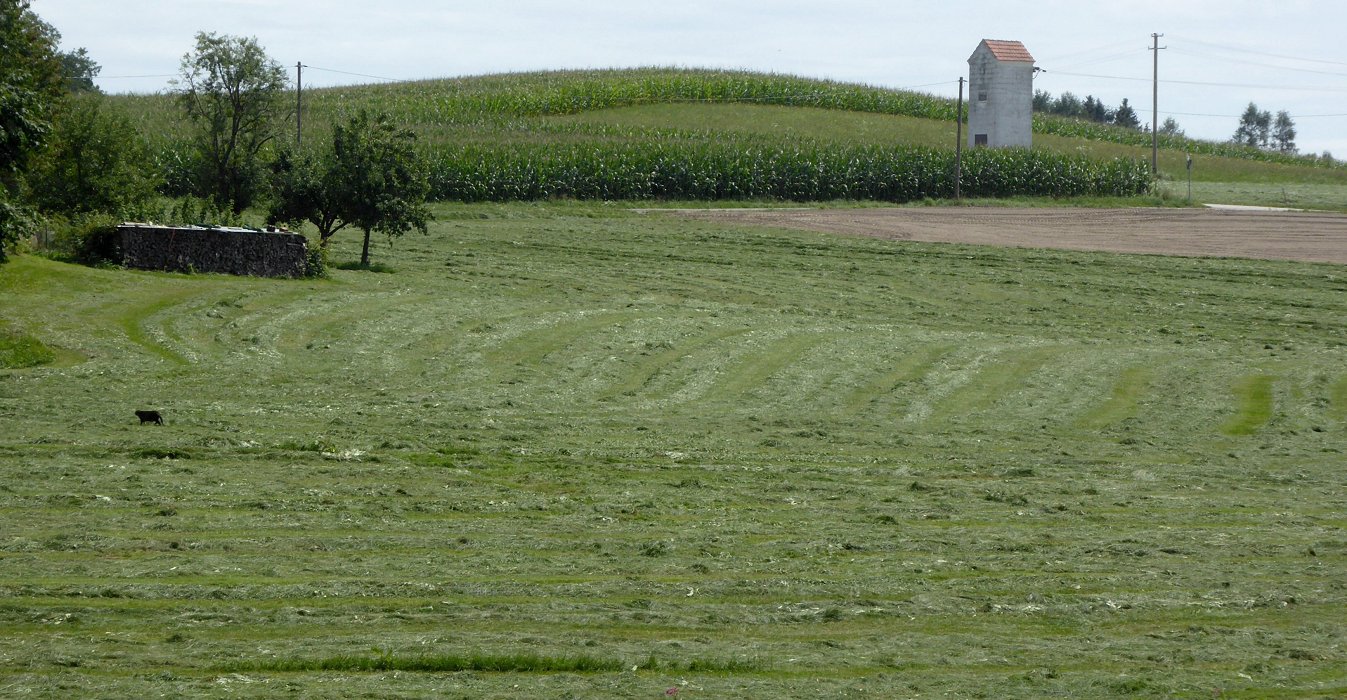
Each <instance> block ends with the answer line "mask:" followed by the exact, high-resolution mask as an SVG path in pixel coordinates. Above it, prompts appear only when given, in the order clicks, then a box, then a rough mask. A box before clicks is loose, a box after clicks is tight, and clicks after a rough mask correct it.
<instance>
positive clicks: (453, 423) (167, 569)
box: [0, 107, 1347, 698]
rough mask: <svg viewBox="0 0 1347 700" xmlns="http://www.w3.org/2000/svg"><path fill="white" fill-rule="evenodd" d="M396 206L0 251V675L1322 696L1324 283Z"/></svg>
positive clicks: (1202, 265)
mask: <svg viewBox="0 0 1347 700" xmlns="http://www.w3.org/2000/svg"><path fill="white" fill-rule="evenodd" d="M658 109H661V110H664V109H672V108H669V107H659V108H658ZM730 109H737V108H730ZM438 214H439V221H438V222H437V223H436V224H434V226H433V227H432V230H431V234H430V235H429V236H428V237H420V236H412V237H408V238H404V239H401V240H400V241H399V242H397V244H396V245H395V246H393V247H390V248H383V247H381V248H380V250H379V251H378V253H377V257H378V259H379V260H380V261H381V262H384V263H386V264H388V265H389V266H390V267H391V268H392V269H393V270H394V272H392V273H390V274H375V273H369V272H351V271H341V270H339V271H336V272H335V273H334V276H333V277H332V278H331V279H328V280H310V281H276V280H261V279H238V278H230V277H223V276H213V275H172V274H158V273H148V272H132V271H120V270H114V269H94V268H87V267H81V266H74V265H67V264H62V263H58V262H54V261H50V260H46V259H43V258H38V257H33V256H23V257H19V258H17V259H16V260H15V261H13V262H11V263H10V264H8V265H6V266H4V267H0V297H3V298H4V299H5V300H6V303H5V304H4V305H3V306H2V307H0V319H3V321H4V322H5V325H6V326H7V329H8V330H7V332H8V333H10V334H11V335H12V336H14V337H19V336H24V337H31V338H33V339H35V340H36V341H39V342H40V343H41V344H42V345H43V346H44V347H47V348H50V349H51V352H52V354H53V355H54V356H55V357H56V359H55V360H54V361H53V362H50V363H49V364H46V365H41V366H38V367H31V368H25V369H0V424H3V425H4V430H3V431H0V518H3V522H5V523H6V525H5V533H4V538H3V539H0V562H3V567H0V625H3V627H4V629H5V634H4V635H0V657H3V658H4V659H5V663H4V664H3V665H0V687H3V688H5V692H6V694H12V695H32V696H34V697H55V696H62V697H69V696H71V695H84V696H91V695H105V696H136V697H147V696H151V695H160V694H167V695H173V696H193V697H224V696H229V697H239V696H244V697H262V696H267V697H271V696H275V695H277V694H297V695H321V694H327V693H331V692H338V693H339V694H341V695H343V696H346V697H399V696H400V697H425V696H430V695H436V696H450V697H460V696H461V697H500V698H505V697H528V696H540V695H547V696H562V697H580V696H583V697H665V696H666V693H672V694H676V695H678V696H679V697H773V698H789V697H820V696H834V697H835V696H842V695H848V694H857V695H860V694H867V693H873V694H877V695H881V696H895V695H897V696H906V695H936V694H948V695H954V696H964V697H967V696H976V695H985V696H989V697H1045V696H1062V697H1134V696H1137V695H1155V696H1182V697H1210V696H1213V695H1230V696H1244V697H1274V696H1336V695H1342V694H1344V693H1347V672H1344V669H1347V652H1344V650H1343V648H1342V645H1341V639H1342V638H1343V635H1344V633H1347V620H1345V619H1344V617H1343V615H1342V610H1343V609H1344V608H1343V606H1344V604H1347V589H1344V587H1343V584H1342V582H1343V581H1344V580H1347V537H1344V527H1347V522H1344V518H1343V513H1344V508H1345V507H1347V501H1345V500H1344V488H1343V486H1344V485H1343V477H1342V470H1341V465H1342V457H1343V451H1344V450H1347V374H1345V373H1344V369H1343V367H1344V363H1343V360H1344V357H1343V353H1344V347H1347V346H1345V345H1344V338H1343V335H1342V328H1341V323H1340V320H1341V319H1342V318H1344V317H1347V306H1345V304H1347V301H1345V300H1347V295H1344V291H1347V279H1345V278H1344V275H1343V271H1342V268H1341V267H1338V266H1330V265H1307V264H1292V263H1279V262H1255V261H1242V260H1229V259H1181V258H1164V257H1158V256H1123V255H1091V254H1084V253H1071V252H1050V251H1041V250H1012V249H1004V250H1003V249H991V248H975V247H966V246H949V245H923V244H911V243H894V242H883V241H877V240H870V239H859V238H848V237H834V236H825V235H818V234H808V233H799V232H789V231H780V230H763V229H754V228H743V227H730V226H724V225H717V224H711V223H690V222H685V221H679V220H677V219H673V218H667V217H666V216H662V215H639V214H635V213H632V212H630V211H627V210H626V209H625V208H623V207H620V206H611V205H603V204H578V203H549V204H510V205H441V206H439V207H438ZM355 244H356V240H355V238H354V237H349V236H348V237H346V238H338V239H337V245H338V251H337V257H338V259H339V260H340V259H343V258H349V257H351V256H352V255H354V254H355V249H354V246H355ZM140 408H156V409H159V410H161V411H162V412H163V413H164V415H165V417H166V419H167V423H168V424H167V425H166V426H163V427H160V426H153V425H146V426H141V425H139V424H137V422H136V420H135V417H134V415H133V414H132V411H133V410H134V409H140ZM334 689H339V690H335V691H334Z"/></svg>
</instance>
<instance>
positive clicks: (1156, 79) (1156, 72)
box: [1151, 34, 1169, 175]
mask: <svg viewBox="0 0 1347 700" xmlns="http://www.w3.org/2000/svg"><path fill="white" fill-rule="evenodd" d="M1162 36H1164V34H1151V42H1152V45H1151V51H1154V52H1155V55H1154V56H1153V57H1152V62H1151V174H1152V175H1154V174H1156V173H1158V172H1160V166H1159V163H1160V49H1167V48H1169V47H1168V46H1161V45H1160V37H1162Z"/></svg>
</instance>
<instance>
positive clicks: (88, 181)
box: [29, 93, 158, 216]
mask: <svg viewBox="0 0 1347 700" xmlns="http://www.w3.org/2000/svg"><path fill="white" fill-rule="evenodd" d="M157 184H158V178H157V175H156V172H155V169H154V165H153V158H152V157H151V155H150V151H149V148H148V147H147V146H146V144H145V142H144V140H143V139H142V138H141V137H140V134H139V133H138V132H137V131H136V128H135V125H134V124H132V123H131V120H130V119H129V118H128V117H127V116H126V115H125V114H124V113H122V112H121V111H120V110H119V109H118V108H116V107H114V106H113V105H111V104H109V103H108V102H107V100H106V98H105V97H104V96H103V95H102V94H100V93H83V94H76V95H71V96H70V98H69V99H68V101H67V106H66V108H65V109H64V110H62V111H61V113H60V115H59V116H58V117H57V118H56V122H55V125H54V128H53V130H52V133H51V139H50V143H49V145H48V147H47V149H46V150H45V151H44V152H43V153H42V155H41V156H40V157H38V158H37V159H36V160H35V162H34V166H33V169H32V172H31V173H30V175H29V186H30V187H31V190H32V199H33V202H34V203H35V204H36V205H37V206H38V208H39V209H41V210H42V211H44V212H49V213H61V214H79V213H89V212H106V213H109V214H116V215H123V216H125V215H131V214H132V213H133V212H135V211H136V210H137V209H139V208H141V207H143V206H144V205H146V204H147V203H148V202H150V201H151V200H152V199H153V197H154V196H155V186H156V185H157Z"/></svg>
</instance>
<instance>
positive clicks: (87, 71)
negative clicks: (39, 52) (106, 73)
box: [58, 48, 103, 94]
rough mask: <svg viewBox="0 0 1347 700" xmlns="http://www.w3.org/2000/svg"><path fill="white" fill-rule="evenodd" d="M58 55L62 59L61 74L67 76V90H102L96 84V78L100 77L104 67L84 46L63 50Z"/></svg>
mask: <svg viewBox="0 0 1347 700" xmlns="http://www.w3.org/2000/svg"><path fill="white" fill-rule="evenodd" d="M58 57H59V58H60V60H61V74H62V75H64V76H65V86H66V90H67V91H69V92H71V93H75V94H78V93H81V92H102V91H101V90H99V89H98V86H97V85H95V84H94V78H96V77H98V74H99V73H100V72H101V71H102V70H103V67H102V66H100V65H98V63H97V62H96V61H94V60H93V59H92V58H90V57H89V52H88V51H86V50H85V49H83V48H79V49H76V50H74V51H62V52H61V53H60V54H59V55H58Z"/></svg>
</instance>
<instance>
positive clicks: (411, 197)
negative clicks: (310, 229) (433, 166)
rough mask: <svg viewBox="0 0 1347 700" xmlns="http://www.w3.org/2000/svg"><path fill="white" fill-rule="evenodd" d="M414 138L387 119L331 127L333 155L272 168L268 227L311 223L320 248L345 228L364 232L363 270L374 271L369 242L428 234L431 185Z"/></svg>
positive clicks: (289, 159) (284, 159) (286, 157)
mask: <svg viewBox="0 0 1347 700" xmlns="http://www.w3.org/2000/svg"><path fill="white" fill-rule="evenodd" d="M415 142H416V134H414V133H412V132H411V131H409V130H407V129H401V128H398V127H397V126H396V125H394V124H393V123H392V122H391V121H390V120H389V117H388V115H387V114H383V113H379V114H374V115H371V114H370V113H369V112H367V111H365V110H361V111H360V112H359V113H357V114H356V115H355V116H353V117H351V118H350V119H348V120H347V121H346V122H345V123H338V124H334V125H333V127H332V147H331V150H329V151H325V152H321V153H317V154H313V153H307V154H306V153H294V152H286V153H282V154H281V157H280V158H279V159H278V160H277V162H276V164H275V165H274V166H273V168H272V188H273V194H274V197H275V199H274V202H273V205H272V208H271V214H270V217H269V218H270V219H271V221H272V222H279V223H291V224H293V223H301V222H308V223H311V224H313V225H314V226H315V227H317V229H318V235H319V241H320V245H322V246H323V247H326V246H327V242H328V240H329V239H330V238H331V237H332V236H333V235H334V234H336V233H337V232H338V231H340V230H341V229H343V228H346V227H347V226H353V227H355V228H359V229H361V230H362V231H364V234H365V236H364V241H363V244H362V246H361V250H360V265H361V267H369V246H370V235H371V234H372V233H374V232H379V233H383V234H386V235H387V236H388V237H389V238H390V239H391V238H393V237H394V236H401V235H402V234H404V233H406V232H408V231H410V230H412V229H416V230H418V231H420V232H421V233H426V232H427V224H428V222H429V221H430V220H431V218H432V216H431V214H430V210H429V209H428V208H427V207H426V195H427V194H428V192H429V185H428V183H427V180H426V175H425V167H424V166H423V164H422V163H421V159H420V158H419V157H418V155H417V153H416V149H415Z"/></svg>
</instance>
